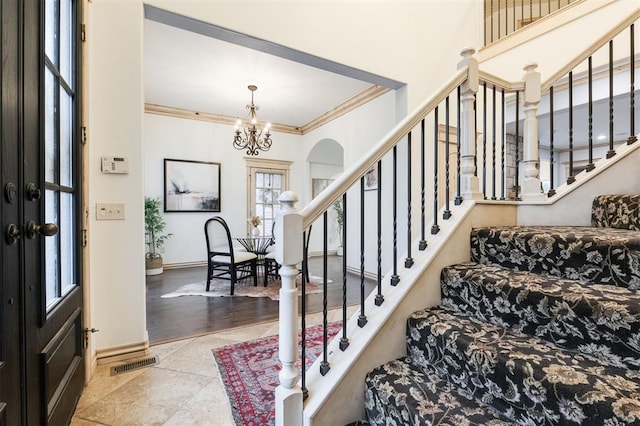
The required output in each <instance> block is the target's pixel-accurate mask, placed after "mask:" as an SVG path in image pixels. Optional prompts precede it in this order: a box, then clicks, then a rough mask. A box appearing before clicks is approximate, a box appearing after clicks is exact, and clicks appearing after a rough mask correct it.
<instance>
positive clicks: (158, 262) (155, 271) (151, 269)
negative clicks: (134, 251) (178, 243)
mask: <svg viewBox="0 0 640 426" xmlns="http://www.w3.org/2000/svg"><path fill="white" fill-rule="evenodd" d="M162 272H163V268H162V256H158V257H154V258H153V259H147V260H146V262H145V274H146V275H160V274H161V273H162Z"/></svg>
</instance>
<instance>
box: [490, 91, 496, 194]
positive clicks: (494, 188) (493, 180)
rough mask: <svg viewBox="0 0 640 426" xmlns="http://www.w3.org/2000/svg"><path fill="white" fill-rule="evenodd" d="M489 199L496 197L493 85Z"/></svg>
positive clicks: (494, 100)
mask: <svg viewBox="0 0 640 426" xmlns="http://www.w3.org/2000/svg"><path fill="white" fill-rule="evenodd" d="M491 104H492V105H491V108H492V110H491V112H492V117H491V128H492V130H491V199H492V200H495V199H496V129H497V127H496V86H495V84H494V85H493V100H492V101H491Z"/></svg>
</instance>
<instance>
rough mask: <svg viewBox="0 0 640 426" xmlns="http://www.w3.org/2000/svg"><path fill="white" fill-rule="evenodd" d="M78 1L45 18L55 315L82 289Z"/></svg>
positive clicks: (48, 5) (56, 4) (54, 6)
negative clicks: (78, 216) (78, 214)
mask: <svg viewBox="0 0 640 426" xmlns="http://www.w3.org/2000/svg"><path fill="white" fill-rule="evenodd" d="M75 13H76V8H75V1H74V0H47V1H46V2H45V17H44V40H45V43H44V69H43V72H44V93H43V96H44V111H43V113H44V152H45V154H44V160H45V172H44V175H45V197H44V201H45V221H46V222H49V223H55V224H57V225H58V230H59V231H58V234H57V235H55V236H52V237H47V238H46V239H45V259H46V260H45V271H46V272H45V277H46V304H47V308H48V309H49V310H50V309H51V308H53V306H55V305H56V304H57V302H58V301H60V300H61V298H62V297H64V295H65V294H67V293H68V292H69V291H71V289H73V288H74V287H75V286H76V285H77V276H76V270H77V262H76V259H77V257H76V249H75V247H76V244H75V241H76V230H75V223H76V213H75V212H76V204H77V191H76V185H77V182H76V181H75V168H76V167H77V164H76V161H75V158H76V157H75V156H76V148H75V143H76V133H77V113H76V107H77V105H76V68H75V64H76V56H75V55H76V43H75V25H74V23H75V22H76V20H75Z"/></svg>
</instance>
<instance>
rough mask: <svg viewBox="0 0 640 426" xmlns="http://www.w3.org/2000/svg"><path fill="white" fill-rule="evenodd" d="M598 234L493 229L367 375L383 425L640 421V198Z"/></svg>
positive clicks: (604, 221) (370, 412)
mask: <svg viewBox="0 0 640 426" xmlns="http://www.w3.org/2000/svg"><path fill="white" fill-rule="evenodd" d="M591 213H592V226H591V227H569V226H563V227H557V226H554V227H547V226H545V227H522V226H520V227H488V228H477V229H473V230H472V232H471V235H470V241H471V262H465V263H460V264H455V265H451V266H448V267H445V268H443V269H442V272H441V277H440V281H441V290H442V303H441V304H440V305H439V306H436V307H432V308H429V309H424V310H420V311H417V312H414V313H413V314H412V315H410V317H409V318H408V320H407V326H406V342H407V343H406V344H407V355H406V356H405V357H403V358H400V359H397V360H395V361H391V362H389V363H386V364H384V365H382V366H380V367H378V368H376V369H374V370H373V371H371V372H370V373H369V374H368V375H367V377H366V380H365V383H366V384H365V408H366V416H367V421H368V422H369V423H370V424H375V425H389V424H398V425H410V424H454V423H456V424H482V425H502V424H514V423H515V424H522V425H534V424H535V425H541V424H544V425H547V424H548V425H556V424H589V425H621V424H640V372H639V371H638V370H639V369H640V294H638V291H637V289H638V288H639V286H640V195H613V196H598V197H596V198H595V199H594V201H593V205H592V211H591Z"/></svg>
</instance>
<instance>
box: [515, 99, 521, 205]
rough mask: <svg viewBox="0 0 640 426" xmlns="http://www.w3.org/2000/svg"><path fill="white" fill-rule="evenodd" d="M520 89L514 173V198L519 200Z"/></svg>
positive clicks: (517, 103) (517, 105) (517, 106)
mask: <svg viewBox="0 0 640 426" xmlns="http://www.w3.org/2000/svg"><path fill="white" fill-rule="evenodd" d="M519 146H520V91H516V156H515V160H516V175H515V180H516V184H515V188H514V191H515V200H516V201H520V158H518V157H519V155H520V148H519Z"/></svg>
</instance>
